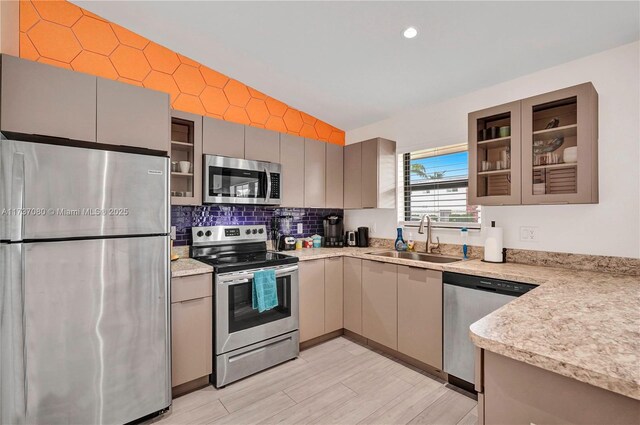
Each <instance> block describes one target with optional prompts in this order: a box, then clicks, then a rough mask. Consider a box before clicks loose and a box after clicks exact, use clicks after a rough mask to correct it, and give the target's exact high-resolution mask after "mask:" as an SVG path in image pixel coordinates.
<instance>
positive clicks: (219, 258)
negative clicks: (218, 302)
mask: <svg viewBox="0 0 640 425" xmlns="http://www.w3.org/2000/svg"><path fill="white" fill-rule="evenodd" d="M195 259H196V260H198V261H202V262H203V263H207V264H209V265H211V266H213V270H214V272H215V273H227V272H235V271H239V270H249V269H257V268H264V267H276V266H282V265H285V264H295V263H297V262H298V258H296V257H291V256H289V255H284V254H280V253H277V252H271V251H266V252H246V253H234V254H228V255H224V254H218V255H209V256H202V257H195Z"/></svg>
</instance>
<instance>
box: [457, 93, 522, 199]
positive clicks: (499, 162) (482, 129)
mask: <svg viewBox="0 0 640 425" xmlns="http://www.w3.org/2000/svg"><path fill="white" fill-rule="evenodd" d="M519 147H520V107H519V104H518V103H517V102H515V103H509V104H506V105H501V106H497V107H494V108H489V109H485V110H483V111H478V112H474V113H472V114H469V153H470V155H469V160H470V163H469V175H470V176H473V178H471V179H470V184H469V186H470V188H469V199H468V201H469V204H473V205H509V204H518V203H520V179H519V177H516V178H514V177H513V171H512V170H513V169H514V167H515V169H516V170H519V168H518V167H519V163H520V150H519Z"/></svg>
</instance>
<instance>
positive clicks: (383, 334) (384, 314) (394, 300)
mask: <svg viewBox="0 0 640 425" xmlns="http://www.w3.org/2000/svg"><path fill="white" fill-rule="evenodd" d="M362 335H363V336H364V337H365V338H368V339H371V340H373V341H375V342H377V343H379V344H382V345H384V346H386V347H389V348H392V349H394V350H397V349H398V266H396V265H395V264H390V263H381V262H377V261H369V260H363V261H362Z"/></svg>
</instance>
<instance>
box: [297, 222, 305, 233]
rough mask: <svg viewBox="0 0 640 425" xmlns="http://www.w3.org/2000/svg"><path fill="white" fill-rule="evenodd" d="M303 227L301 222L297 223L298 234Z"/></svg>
mask: <svg viewBox="0 0 640 425" xmlns="http://www.w3.org/2000/svg"><path fill="white" fill-rule="evenodd" d="M303 231H304V229H303V227H302V223H298V234H299V235H301V234H302V233H303Z"/></svg>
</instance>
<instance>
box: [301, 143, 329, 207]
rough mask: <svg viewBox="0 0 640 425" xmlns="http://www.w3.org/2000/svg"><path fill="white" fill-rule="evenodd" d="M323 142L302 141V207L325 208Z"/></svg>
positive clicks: (324, 146) (324, 153)
mask: <svg viewBox="0 0 640 425" xmlns="http://www.w3.org/2000/svg"><path fill="white" fill-rule="evenodd" d="M326 146H327V144H326V143H325V142H320V141H318V140H313V139H304V174H305V178H304V206H305V207H306V208H324V207H325V172H326V169H325V167H326Z"/></svg>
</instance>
